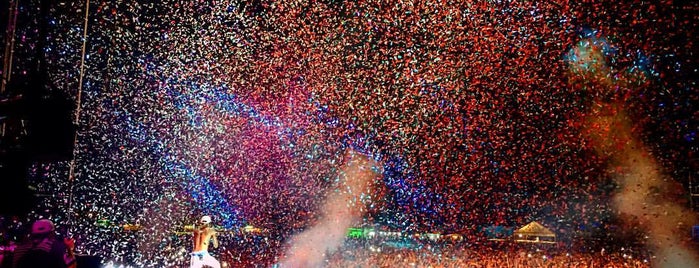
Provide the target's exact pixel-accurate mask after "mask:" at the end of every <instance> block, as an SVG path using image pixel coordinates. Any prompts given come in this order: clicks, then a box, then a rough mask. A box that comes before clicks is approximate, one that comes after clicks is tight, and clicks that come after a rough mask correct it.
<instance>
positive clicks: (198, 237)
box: [190, 216, 221, 268]
mask: <svg viewBox="0 0 699 268" xmlns="http://www.w3.org/2000/svg"><path fill="white" fill-rule="evenodd" d="M192 239H193V242H194V250H193V251H192V258H191V260H190V267H191V268H201V267H204V266H205V265H206V266H209V267H213V268H220V267H221V264H220V263H219V262H218V260H216V259H215V258H214V257H213V256H211V254H209V241H213V243H214V248H218V239H217V238H216V230H215V229H214V228H213V227H211V217H210V216H204V217H201V220H199V224H198V225H197V226H195V227H194V230H192Z"/></svg>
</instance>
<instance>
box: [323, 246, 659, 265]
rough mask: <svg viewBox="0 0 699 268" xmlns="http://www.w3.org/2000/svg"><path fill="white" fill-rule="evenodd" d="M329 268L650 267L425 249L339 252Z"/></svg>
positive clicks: (618, 260) (625, 260)
mask: <svg viewBox="0 0 699 268" xmlns="http://www.w3.org/2000/svg"><path fill="white" fill-rule="evenodd" d="M326 267H338V268H339V267H353V268H354V267H367V268H383V267H386V268H388V267H424V268H438V267H443V268H452V267H453V268H457V267H458V268H460V267H463V268H495V267H522V268H524V267H549V268H559V267H560V268H563V267H585V268H592V267H608V268H621V267H634V268H641V267H650V264H649V261H648V260H646V259H641V258H639V257H638V256H636V257H634V256H628V255H623V254H607V255H603V254H600V253H574V254H570V253H555V254H548V253H546V252H533V253H530V252H527V251H515V252H511V251H504V250H469V249H460V250H458V251H449V252H441V253H433V252H429V251H425V250H405V249H404V250H386V251H381V252H377V251H371V250H354V251H346V252H342V253H336V254H334V255H333V256H332V258H330V259H329V261H328V262H327V266H326Z"/></svg>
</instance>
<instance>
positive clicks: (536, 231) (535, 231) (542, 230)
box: [514, 221, 556, 237]
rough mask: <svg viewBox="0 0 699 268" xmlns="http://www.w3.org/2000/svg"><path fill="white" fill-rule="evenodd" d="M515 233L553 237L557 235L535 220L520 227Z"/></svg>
mask: <svg viewBox="0 0 699 268" xmlns="http://www.w3.org/2000/svg"><path fill="white" fill-rule="evenodd" d="M514 234H515V235H517V234H522V235H534V236H553V237H555V236H556V234H554V233H553V232H552V231H551V230H549V229H548V228H546V227H544V226H543V225H541V224H539V223H538V222H535V221H533V222H530V223H529V224H527V225H525V226H523V227H522V228H519V229H518V230H515V232H514Z"/></svg>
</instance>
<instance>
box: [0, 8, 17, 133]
mask: <svg viewBox="0 0 699 268" xmlns="http://www.w3.org/2000/svg"><path fill="white" fill-rule="evenodd" d="M10 1H11V2H10V4H9V7H10V9H9V11H8V13H7V28H6V29H5V38H7V39H6V43H5V53H4V58H3V59H4V62H3V66H2V82H1V84H0V94H1V93H4V92H5V90H6V89H7V83H9V82H10V78H11V77H12V76H11V75H10V74H11V73H12V56H13V54H14V51H15V28H16V26H17V12H18V10H19V9H18V8H17V7H18V5H19V0H14V1H13V0H10ZM5 130H6V123H5V121H3V122H2V124H0V137H4V136H5Z"/></svg>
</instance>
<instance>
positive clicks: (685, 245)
mask: <svg viewBox="0 0 699 268" xmlns="http://www.w3.org/2000/svg"><path fill="white" fill-rule="evenodd" d="M587 44H589V42H588V43H587ZM574 51H575V52H572V53H571V55H579V54H581V53H580V51H584V52H585V53H584V54H585V55H586V57H584V58H587V59H589V60H591V61H593V63H594V64H593V66H595V67H596V68H587V69H584V68H581V67H580V66H590V64H588V65H586V63H585V62H584V60H582V61H581V59H582V58H583V57H577V58H576V59H577V61H571V62H570V67H571V70H572V71H573V75H574V76H576V77H573V78H574V79H575V80H585V81H582V83H585V84H587V85H589V86H591V87H590V88H593V90H594V89H596V90H604V89H606V90H609V91H611V90H610V88H611V87H613V86H616V85H619V84H623V83H625V82H624V81H623V80H620V81H613V80H610V79H609V78H608V77H611V75H609V71H608V69H607V68H602V67H600V66H606V62H604V61H602V60H603V57H602V56H601V55H594V54H595V53H598V54H600V53H602V52H601V51H600V50H599V49H597V50H595V49H581V48H577V50H574ZM590 72H594V74H592V73H590ZM593 93H600V92H593ZM595 95H596V96H598V98H597V99H596V100H595V103H594V104H593V108H592V111H591V113H590V116H589V117H588V118H587V121H586V125H585V129H584V132H585V134H586V135H587V136H588V137H589V138H590V140H591V142H592V146H593V147H594V149H595V150H596V151H597V153H598V154H599V155H602V156H604V157H606V158H607V159H608V160H609V170H610V172H611V174H612V175H613V176H614V177H615V178H616V180H617V183H618V184H619V186H620V189H619V191H618V193H616V194H615V196H614V198H613V205H614V207H615V208H616V209H617V211H618V212H619V213H620V215H621V216H622V220H624V221H625V222H627V223H628V225H629V226H640V227H641V228H642V229H643V230H645V232H646V235H647V244H648V245H649V247H650V250H651V251H652V252H653V253H654V254H655V256H656V258H655V259H654V260H653V262H654V263H653V267H699V256H698V255H697V252H696V251H694V250H693V249H692V246H691V245H690V241H689V240H690V236H689V231H690V227H691V225H692V224H694V223H696V222H697V216H696V213H694V212H693V211H692V210H691V209H690V208H688V207H687V206H686V205H685V204H684V203H686V202H684V203H683V202H681V200H682V196H681V195H682V194H684V192H685V191H684V189H683V186H682V185H681V184H679V183H677V182H676V181H674V180H673V179H672V178H669V177H668V176H667V175H666V174H665V171H664V170H663V169H662V167H661V165H659V164H658V163H657V161H656V160H655V159H654V158H653V156H652V153H651V152H650V150H648V148H646V147H645V146H644V144H643V142H641V141H640V140H639V139H638V138H637V137H636V136H634V134H633V133H634V129H633V127H634V126H633V123H632V121H631V119H630V118H629V117H628V116H627V113H626V111H625V109H624V106H623V103H622V101H610V100H608V99H606V98H604V97H603V96H604V95H605V94H604V93H603V92H602V94H595Z"/></svg>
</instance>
